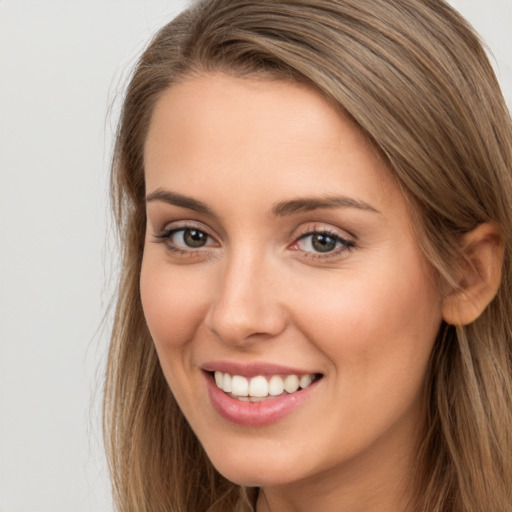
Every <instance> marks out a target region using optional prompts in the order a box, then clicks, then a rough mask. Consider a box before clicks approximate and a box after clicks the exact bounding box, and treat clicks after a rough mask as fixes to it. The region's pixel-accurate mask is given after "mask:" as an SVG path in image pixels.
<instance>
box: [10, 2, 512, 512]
mask: <svg viewBox="0 0 512 512" xmlns="http://www.w3.org/2000/svg"><path fill="white" fill-rule="evenodd" d="M184 4H185V0H183V1H182V0H168V1H161V0H137V1H135V0H103V1H98V0H96V1H94V0H87V1H84V0H60V1H50V0H39V1H36V0H33V1H28V0H0V170H1V182H0V223H1V224H0V234H1V239H0V251H1V252H0V263H1V267H0V272H1V274H0V279H1V281H0V282H1V286H0V300H1V316H0V334H1V337H0V512H107V511H109V510H111V503H110V499H109V485H108V478H107V472H106V468H105V462H104V458H103V453H102V446H101V427H100V417H101V415H100V403H101V386H102V372H103V362H104V358H105V353H106V347H107V341H108V329H100V324H101V320H102V317H103V314H104V312H105V310H106V307H107V305H108V302H109V297H110V293H111V292H112V288H111V284H112V282H113V281H115V279H113V277H114V278H115V273H114V272H113V270H112V269H113V268H115V266H113V265H112V261H113V260H112V254H111V250H112V248H113V245H112V244H111V243H108V240H109V220H108V215H107V212H108V205H107V195H108V192H107V170H108V161H109V156H110V150H111V139H112V131H113V128H114V126H115V122H116V117H117V112H118V107H119V100H120V95H121V94H122V90H123V87H124V83H125V80H126V77H127V74H128V71H129V69H130V67H131V65H132V64H133V62H134V59H135V57H136V56H137V55H138V54H139V52H140V51H141V49H142V47H143V45H144V44H145V43H146V42H147V40H148V38H149V37H150V35H151V34H152V33H153V32H154V30H155V29H156V28H158V27H160V26H161V25H163V24H164V23H165V22H166V21H168V20H169V19H170V18H172V17H173V16H174V15H175V14H176V13H177V12H178V11H179V10H180V9H181V8H182V7H183V5H184ZM452 4H453V5H454V6H455V7H456V8H458V9H459V10H460V11H461V12H462V13H463V14H464V15H465V16H466V17H467V18H468V19H469V20H470V21H471V22H472V23H473V25H474V26H475V27H476V28H477V30H478V31H479V32H480V33H481V34H482V36H483V37H484V39H485V40H486V41H487V43H488V44H489V46H490V48H491V49H492V51H493V53H494V55H495V57H496V60H495V61H494V63H495V66H496V69H497V71H498V75H499V78H500V80H501V83H502V87H503V90H504V93H505V95H506V98H507V102H508V105H509V107H510V106H511V105H512V34H511V32H512V0H485V1H484V0H452Z"/></svg>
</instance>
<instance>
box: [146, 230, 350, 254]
mask: <svg viewBox="0 0 512 512" xmlns="http://www.w3.org/2000/svg"><path fill="white" fill-rule="evenodd" d="M192 230H195V231H197V232H199V233H202V234H203V235H206V237H207V238H208V239H210V240H213V239H214V238H213V237H212V236H211V235H209V234H208V232H207V231H205V230H204V229H201V228H200V227H198V226H195V225H181V226H179V227H175V228H174V227H172V228H167V229H164V230H163V231H161V232H160V233H158V234H153V236H154V238H155V240H154V242H155V243H163V244H165V246H166V247H167V249H169V250H170V251H172V252H174V253H177V254H179V255H182V256H195V255H197V253H198V251H201V250H205V249H208V247H209V246H208V245H204V246H200V247H197V248H194V247H190V248H188V249H183V248H180V247H178V246H176V244H173V243H172V242H171V238H172V236H173V235H175V234H177V233H179V232H183V234H185V232H186V231H192ZM315 235H323V236H325V237H327V238H330V239H332V241H333V242H334V244H335V246H336V245H338V244H340V247H335V248H334V249H333V250H330V251H325V252H324V253H322V252H321V251H305V250H302V254H303V256H304V257H305V258H309V259H312V260H328V259H331V258H337V257H339V256H340V255H341V254H342V253H344V252H346V251H350V250H352V249H353V248H354V247H355V242H354V241H353V240H349V239H347V238H344V237H342V236H340V235H339V234H338V233H335V232H334V231H331V230H329V229H327V228H324V227H315V228H313V229H310V230H308V231H307V232H305V233H302V234H301V235H300V236H298V237H297V238H296V239H295V241H294V242H293V243H292V244H291V245H290V246H289V248H290V249H292V250H301V249H300V248H299V247H298V244H299V243H300V242H301V241H304V240H306V239H307V238H308V237H313V236H315ZM311 243H313V242H311Z"/></svg>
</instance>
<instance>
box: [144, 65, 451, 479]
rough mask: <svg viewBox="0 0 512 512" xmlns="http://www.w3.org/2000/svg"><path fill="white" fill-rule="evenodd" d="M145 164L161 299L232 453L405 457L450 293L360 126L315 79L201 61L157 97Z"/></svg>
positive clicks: (215, 458) (188, 399)
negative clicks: (209, 70)
mask: <svg viewBox="0 0 512 512" xmlns="http://www.w3.org/2000/svg"><path fill="white" fill-rule="evenodd" d="M145 166H146V184H147V189H146V190H147V217H148V223H147V236H146V242H145V249H144V259H143V264H142V274H141V294H142V302H143V307H144V312H145V316H146V319H147V323H148V326H149V330H150V332H151V335H152V337H153V339H154V343H155V346H156V350H157V352H158V356H159V359H160V363H161V366H162V369H163V372H164V375H165V377H166V379H167V382H168V383H169V386H170V388H171V389H172V392H173V393H174V396H175V397H176V399H177V401H178V403H179V405H180V407H181V409H182V411H183V413H184V415H185V416H186V418H187V420H188V421H189V423H190V425H191V427H192V429H193V430H194V432H195V433H196V435H197V437H198V438H199V440H200V442H201V443H202V444H203V446H204V448H205V450H206V452H207V453H208V455H209V457H210V458H211V460H212V462H213V464H214V465H215V466H216V467H217V469H218V470H219V471H220V472H221V473H223V474H224V475H225V476H226V477H227V478H228V479H230V480H233V481H235V482H237V483H243V484H247V485H260V486H261V485H262V486H273V485H276V486H278V485H285V484H293V483H298V482H300V484H301V485H304V484H305V483H306V482H313V481H316V482H319V481H328V480H329V479H330V478H331V477H335V476H336V475H338V477H340V478H341V477H342V476H343V475H345V477H346V478H349V476H348V475H354V474H359V475H371V476H372V477H375V476H376V475H377V474H381V475H382V478H387V476H388V475H394V474H395V473H396V472H397V471H398V472H400V471H402V473H403V471H405V467H406V465H407V464H408V463H409V462H410V456H411V453H412V450H413V447H414V443H415V441H416V439H417V435H418V430H419V427H420V425H421V419H422V417H423V409H422V405H423V404H422V396H423V395H422V393H423V385H424V381H425V374H426V369H427V365H428V361H429V356H430V353H431V350H432V347H433V344H434V340H435V338H436V334H437V332H438V329H439V326H440V323H441V296H440V293H439V291H438V286H437V285H436V279H435V276H434V273H433V271H431V269H430V267H429V266H428V264H427V263H426V262H425V260H424V258H423V257H422V254H421V252H420V250H419V248H418V245H417V243H416V241H415V238H414V235H413V233H412V226H411V219H410V216H409V213H408V210H407V207H406V201H405V200H404V197H403V196H402V194H401V192H400V189H399V187H398V186H397V184H396V183H395V182H394V181H393V179H392V178H391V176H390V174H389V172H388V170H387V169H386V166H385V165H384V163H383V162H382V161H381V159H380V158H379V156H378V155H377V153H376V152H375V151H374V149H373V148H372V146H371V145H370V144H369V143H368V142H367V140H366V139H365V137H364V136H363V135H362V133H361V132H360V130H359V129H358V128H357V127H356V126H355V125H354V124H353V123H352V122H350V121H349V120H348V119H346V118H345V117H342V116H340V114H339V113H337V112H336V111H335V110H334V108H333V107H332V106H331V105H330V104H329V103H328V102H327V101H326V100H324V99H323V98H322V97H321V96H320V95H319V94H318V93H316V92H313V91H311V90H309V89H307V88H305V87H301V86H299V85H296V84H292V83H282V82H276V81H265V80H263V79H256V78H243V79H242V78H233V77H229V76H225V75H221V74H215V75H214V74H211V75H204V76H198V77H195V78H191V79H188V80H186V81H184V82H182V83H179V84H177V85H174V86H172V87H171V88H170V89H168V90H167V91H166V92H165V94H164V95H163V96H162V97H161V98H160V99H159V101H158V103H157V104H156V107H155V111H154V114H153V118H152V121H151V126H150V130H149V134H148V138H147V142H146V146H145ZM216 381H217V382H218V384H217V383H216ZM310 381H311V382H310ZM301 385H302V386H303V387H300V386H301ZM219 386H220V387H219ZM297 386H299V387H298V389H297ZM283 387H285V388H286V389H288V391H286V389H285V390H283ZM221 388H225V390H224V389H221ZM230 390H231V391H230ZM269 393H270V394H269ZM248 394H249V396H247V395H248ZM354 472H355V473H354ZM402 476H404V475H402ZM324 477H328V478H327V479H325V478H324ZM364 478H366V476H365V477H364ZM337 481H339V480H337Z"/></svg>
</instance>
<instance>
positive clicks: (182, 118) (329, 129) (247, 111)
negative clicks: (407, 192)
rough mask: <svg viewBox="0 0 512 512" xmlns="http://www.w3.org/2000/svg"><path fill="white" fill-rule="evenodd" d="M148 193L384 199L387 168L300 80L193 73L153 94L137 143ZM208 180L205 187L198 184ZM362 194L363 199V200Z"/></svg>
mask: <svg viewBox="0 0 512 512" xmlns="http://www.w3.org/2000/svg"><path fill="white" fill-rule="evenodd" d="M145 169H146V184H147V191H148V192H150V191H151V190H154V189H156V188H159V187H165V188H171V189H172V190H173V191H176V192H179V193H186V194H189V193H190V191H194V194H195V195H198V196H199V197H197V198H198V199H200V200H203V201H204V202H207V203H208V202H209V201H210V199H211V197H219V198H224V199H229V200H230V201H231V202H233V196H232V194H231V192H232V191H233V190H236V191H237V193H238V196H241V197H244V198H245V202H247V201H248V198H251V197H252V198H256V197H257V195H258V194H257V192H261V194H262V195H263V196H264V197H265V198H267V199H268V201H269V202H271V201H274V202H275V201H279V200H282V199H283V195H284V196H289V197H295V196H306V195H307V196H311V195H323V196H326V195H338V194H343V195H351V196H358V199H360V200H364V201H366V202H369V203H376V204H378V205H379V206H382V203H383V202H388V203H389V201H390V200H391V199H392V198H394V197H395V196H396V195H397V194H398V195H399V196H400V195H401V194H400V191H399V190H398V187H397V186H396V184H395V183H394V182H393V180H392V178H391V176H390V173H389V170H388V169H387V167H386V165H385V164H384V162H383V161H382V159H381V157H380V156H379V154H378V153H377V151H376V150H375V149H374V147H373V146H372V144H371V143H370V142H369V141H368V140H367V138H366V137H365V136H364V134H363V133H362V132H361V130H360V129H359V128H358V127H357V126H356V125H355V123H354V122H353V121H351V120H350V119H348V118H347V117H345V116H342V115H341V114H340V112H339V111H337V110H336V109H335V108H334V107H333V106H332V105H331V104H330V103H329V102H328V101H327V100H326V99H325V98H323V97H322V96H321V95H320V94H319V93H317V92H316V91H314V90H312V89H309V88H307V87H305V86H302V85H299V84H295V83H289V82H278V81H269V80H262V79H257V78H235V77H231V76H226V75H222V74H211V75H202V76H197V77H194V78H191V79H188V80H185V81H183V82H180V83H178V84H176V85H173V86H172V87H170V88H169V89H168V90H167V91H165V93H164V94H163V95H162V96H161V97H160V99H159V100H158V102H157V104H156V106H155V110H154V113H153V117H152V120H151V123H150V129H149V132H148V137H147V140H146V145H145ZM205 185H207V187H206V186H205ZM361 196H364V197H361Z"/></svg>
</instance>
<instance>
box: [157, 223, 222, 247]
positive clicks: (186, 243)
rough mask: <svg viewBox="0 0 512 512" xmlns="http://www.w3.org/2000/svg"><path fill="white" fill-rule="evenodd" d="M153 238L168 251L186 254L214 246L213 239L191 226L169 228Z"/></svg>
mask: <svg viewBox="0 0 512 512" xmlns="http://www.w3.org/2000/svg"><path fill="white" fill-rule="evenodd" d="M154 237H155V238H156V239H157V240H156V241H157V242H161V243H164V244H165V245H166V246H167V248H168V249H170V250H172V251H176V252H188V251H191V250H194V249H201V248H203V247H209V246H215V245H216V243H215V241H214V239H213V238H212V237H211V236H210V235H209V234H208V233H206V232H205V231H203V230H201V229H198V228H196V227H193V226H191V227H183V226H181V227H178V228H173V227H170V228H167V229H165V230H164V231H162V232H161V233H159V234H156V235H154Z"/></svg>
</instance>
